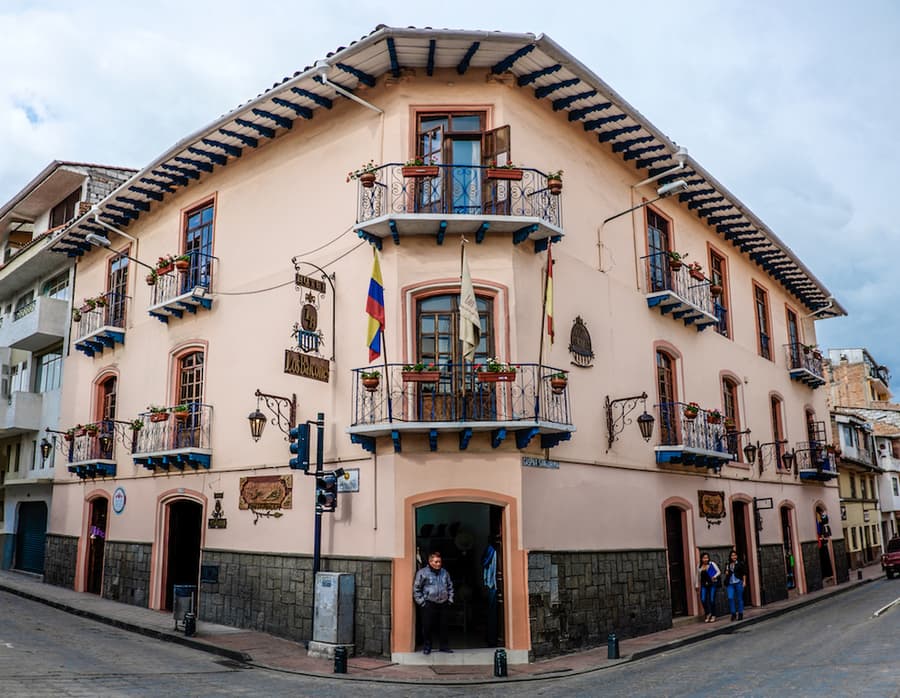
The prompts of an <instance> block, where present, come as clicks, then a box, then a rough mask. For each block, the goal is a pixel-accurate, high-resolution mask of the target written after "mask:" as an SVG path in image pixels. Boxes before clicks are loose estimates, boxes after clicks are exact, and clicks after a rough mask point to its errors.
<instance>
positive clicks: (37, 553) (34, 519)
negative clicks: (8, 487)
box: [15, 502, 47, 574]
mask: <svg viewBox="0 0 900 698" xmlns="http://www.w3.org/2000/svg"><path fill="white" fill-rule="evenodd" d="M46 542H47V504H46V503H45V502H22V503H21V504H19V522H18V525H17V526H16V565H15V566H16V569H18V570H22V571H23V572H34V573H35V574H43V573H44V546H45V545H46Z"/></svg>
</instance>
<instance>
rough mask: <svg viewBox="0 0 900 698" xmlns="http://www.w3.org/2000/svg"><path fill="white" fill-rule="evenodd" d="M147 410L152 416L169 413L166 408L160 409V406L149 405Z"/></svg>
mask: <svg viewBox="0 0 900 698" xmlns="http://www.w3.org/2000/svg"><path fill="white" fill-rule="evenodd" d="M147 410H148V411H149V412H150V413H151V414H159V413H160V412H166V411H167V410H166V408H165V407H160V406H159V405H147Z"/></svg>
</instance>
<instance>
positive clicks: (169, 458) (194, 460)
mask: <svg viewBox="0 0 900 698" xmlns="http://www.w3.org/2000/svg"><path fill="white" fill-rule="evenodd" d="M133 460H134V464H135V465H141V466H143V467H144V468H146V469H147V470H152V471H154V472H156V471H157V470H164V471H166V472H169V471H174V470H180V471H184V469H185V468H191V469H192V470H199V469H200V468H203V469H204V470H209V466H210V465H211V463H212V451H207V450H202V451H198V450H197V449H191V448H180V449H176V450H173V451H160V452H158V453H142V454H141V455H139V456H133Z"/></svg>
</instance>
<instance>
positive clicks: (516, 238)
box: [513, 223, 538, 245]
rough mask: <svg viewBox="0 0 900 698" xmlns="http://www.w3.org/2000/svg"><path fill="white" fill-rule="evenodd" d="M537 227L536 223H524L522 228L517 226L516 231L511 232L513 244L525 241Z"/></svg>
mask: <svg viewBox="0 0 900 698" xmlns="http://www.w3.org/2000/svg"><path fill="white" fill-rule="evenodd" d="M537 229H538V225H537V223H532V224H531V225H526V226H525V227H524V228H519V229H518V230H517V231H516V232H514V233H513V244H514V245H518V244H520V243H522V242H525V241H526V240H527V239H528V236H529V235H531V234H532V233H533V232H535V231H536V230H537Z"/></svg>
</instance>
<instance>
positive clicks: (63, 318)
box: [0, 296, 69, 351]
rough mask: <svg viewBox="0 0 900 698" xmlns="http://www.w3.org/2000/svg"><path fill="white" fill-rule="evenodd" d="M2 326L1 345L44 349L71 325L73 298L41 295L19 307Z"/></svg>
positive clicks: (30, 349) (63, 335)
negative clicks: (65, 298) (70, 305)
mask: <svg viewBox="0 0 900 698" xmlns="http://www.w3.org/2000/svg"><path fill="white" fill-rule="evenodd" d="M10 319H11V322H6V323H4V324H3V326H2V327H0V346H4V347H10V348H12V349H22V350H23V351H41V350H42V349H46V348H47V347H49V346H51V345H52V344H56V343H57V342H61V341H62V340H63V338H64V337H65V336H66V328H67V327H68V325H69V302H68V301H64V300H60V299H58V298H49V297H47V296H39V297H38V298H35V299H34V300H32V301H31V302H30V303H28V304H27V305H25V306H23V307H21V308H18V309H17V310H16V311H15V312H14V313H13V315H12V318H10Z"/></svg>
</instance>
